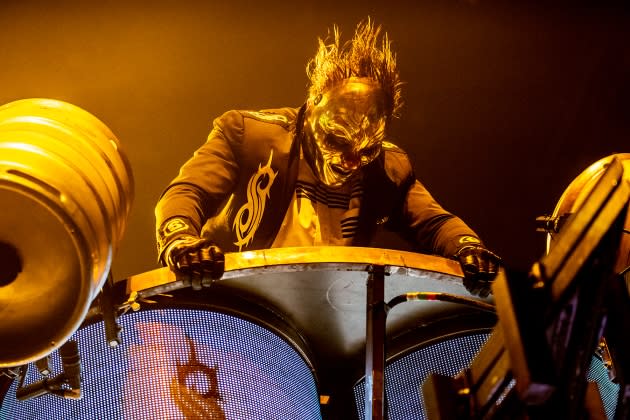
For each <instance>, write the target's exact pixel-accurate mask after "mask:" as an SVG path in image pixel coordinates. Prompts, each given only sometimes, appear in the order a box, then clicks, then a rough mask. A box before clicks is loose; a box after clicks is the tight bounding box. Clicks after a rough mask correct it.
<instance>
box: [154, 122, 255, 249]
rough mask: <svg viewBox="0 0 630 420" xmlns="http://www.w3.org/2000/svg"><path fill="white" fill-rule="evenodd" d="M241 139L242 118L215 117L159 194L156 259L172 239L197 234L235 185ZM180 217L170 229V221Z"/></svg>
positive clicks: (156, 222) (156, 223)
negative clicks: (203, 136) (201, 139)
mask: <svg viewBox="0 0 630 420" xmlns="http://www.w3.org/2000/svg"><path fill="white" fill-rule="evenodd" d="M242 138H243V117H242V115H241V114H240V113H239V112H236V111H229V112H226V113H225V114H223V115H222V116H221V117H219V118H217V119H216V120H214V123H213V128H212V130H211V131H210V134H209V135H208V139H207V141H206V142H205V143H204V144H203V145H202V146H201V147H200V148H199V149H197V150H196V151H195V152H194V154H193V156H192V157H191V158H190V159H189V160H188V161H187V162H186V163H185V164H184V165H183V166H182V167H181V168H180V170H179V175H178V176H177V177H176V178H175V179H174V180H173V181H172V182H171V183H170V184H169V185H168V187H167V188H166V190H165V191H164V192H163V193H162V195H161V197H160V199H159V201H158V203H157V205H156V207H155V226H156V238H157V244H158V252H159V259H160V261H161V258H162V253H163V251H164V249H165V248H166V247H167V246H168V244H169V243H171V242H172V241H173V240H175V239H177V238H178V237H180V236H182V235H186V234H192V235H199V233H200V231H201V228H202V226H203V224H204V223H205V221H206V219H207V218H209V217H211V216H212V215H213V214H214V213H215V212H216V211H217V208H218V207H219V206H220V205H221V203H222V202H223V201H224V200H225V199H226V198H227V197H228V196H229V194H230V193H231V191H232V189H233V188H234V185H235V184H236V181H237V178H238V174H239V166H238V162H237V161H238V159H237V158H236V154H235V150H239V149H240V143H241V141H242ZM173 219H179V220H181V221H182V222H178V223H177V224H176V225H177V226H182V223H183V224H184V225H187V228H185V229H179V230H176V231H173V229H168V228H166V226H168V225H169V223H168V222H169V220H173Z"/></svg>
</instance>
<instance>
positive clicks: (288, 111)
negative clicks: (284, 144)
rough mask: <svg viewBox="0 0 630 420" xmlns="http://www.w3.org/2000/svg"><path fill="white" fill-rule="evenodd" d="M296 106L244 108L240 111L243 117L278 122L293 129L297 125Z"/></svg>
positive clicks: (269, 122)
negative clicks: (254, 109) (260, 108)
mask: <svg viewBox="0 0 630 420" xmlns="http://www.w3.org/2000/svg"><path fill="white" fill-rule="evenodd" d="M297 111H298V110H297V109H296V108H277V109H263V110H259V111H251V110H242V111H239V112H240V114H241V115H242V116H243V118H251V119H253V120H255V121H258V122H261V123H266V124H276V125H279V126H281V127H283V128H285V129H287V130H289V129H291V127H292V126H293V125H295V118H296V116H297Z"/></svg>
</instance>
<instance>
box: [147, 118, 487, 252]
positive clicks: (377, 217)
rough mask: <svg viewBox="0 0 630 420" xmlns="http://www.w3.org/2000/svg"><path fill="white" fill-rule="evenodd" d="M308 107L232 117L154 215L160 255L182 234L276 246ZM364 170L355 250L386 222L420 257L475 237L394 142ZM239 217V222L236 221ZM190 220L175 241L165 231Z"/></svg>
mask: <svg viewBox="0 0 630 420" xmlns="http://www.w3.org/2000/svg"><path fill="white" fill-rule="evenodd" d="M303 109H304V108H300V109H297V108H281V109H276V110H267V111H229V112H226V113H225V114H223V115H222V116H221V117H219V118H217V119H216V120H215V121H214V124H213V129H212V131H211V132H210V134H209V136H208V140H207V141H206V143H205V144H204V145H203V146H201V147H200V148H199V149H198V150H197V151H196V152H195V153H194V155H193V157H192V158H191V159H189V160H188V161H187V162H186V163H185V164H184V165H183V166H182V168H181V169H180V173H179V175H178V176H177V177H176V178H175V179H174V180H173V181H172V182H171V184H170V185H169V186H168V187H167V189H166V190H165V191H164V193H163V194H162V196H161V198H160V200H159V202H158V204H157V206H156V209H155V215H156V227H157V239H158V248H159V251H160V255H161V252H162V251H163V250H164V248H165V247H166V245H168V243H170V242H171V241H172V240H174V239H176V237H177V236H179V235H180V234H194V235H202V236H204V237H208V238H211V239H212V240H213V241H214V242H215V243H217V245H219V246H220V247H221V248H222V249H223V251H225V252H234V251H245V250H253V249H265V248H269V247H271V244H272V243H273V241H274V238H275V236H276V234H277V232H278V230H279V228H280V225H281V223H282V221H283V219H284V216H285V213H286V210H287V208H288V205H289V203H290V202H291V198H292V195H293V192H294V188H295V183H296V180H297V172H298V162H299V155H300V153H299V152H300V141H301V135H300V134H301V133H300V129H299V128H301V127H302V115H303ZM361 170H362V171H363V182H364V195H363V199H362V202H361V207H360V213H359V214H360V216H359V227H358V229H357V233H356V235H355V237H354V241H353V245H355V246H367V245H369V243H370V240H371V239H372V236H373V235H374V233H375V230H376V228H377V225H378V224H379V223H384V224H385V226H386V227H387V228H389V229H392V230H395V231H398V232H400V233H401V234H402V235H403V236H404V237H405V238H406V239H408V240H410V241H412V242H413V243H414V244H416V245H417V247H418V251H420V252H424V253H435V254H439V255H442V256H446V257H452V256H453V254H454V253H455V252H456V251H457V249H458V248H459V247H460V246H461V244H460V243H459V238H461V237H463V236H474V237H477V235H476V234H475V233H474V232H473V231H472V230H471V229H470V228H469V227H468V226H466V224H465V223H464V222H463V221H462V220H461V219H459V218H458V217H456V216H454V215H453V214H451V213H449V212H447V211H445V210H444V209H443V208H442V207H441V206H440V205H439V204H438V203H437V202H436V201H435V200H434V199H433V197H432V196H431V195H430V194H429V192H428V191H427V190H426V189H425V188H424V186H423V185H422V184H421V183H420V182H419V181H418V180H416V179H415V176H414V173H413V170H412V166H411V163H410V161H409V159H408V157H407V154H406V153H405V152H404V151H403V150H401V149H400V148H398V147H397V146H395V145H393V144H391V143H387V142H386V143H384V145H383V152H382V153H381V154H380V155H379V157H378V158H377V159H376V160H375V161H373V162H372V163H370V164H369V165H367V166H365V167H363V168H362V169H361ZM237 216H238V219H236V223H235V218H236V217H237ZM173 217H183V218H185V219H187V220H188V221H189V226H190V229H189V230H188V231H183V232H181V231H180V232H178V234H176V235H169V234H166V233H165V232H164V231H163V229H161V228H162V227H163V226H164V224H165V223H166V222H167V221H168V220H169V219H171V218H173Z"/></svg>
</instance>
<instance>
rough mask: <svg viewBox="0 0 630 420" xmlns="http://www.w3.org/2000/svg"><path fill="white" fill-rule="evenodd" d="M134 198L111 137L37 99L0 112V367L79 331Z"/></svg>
mask: <svg viewBox="0 0 630 420" xmlns="http://www.w3.org/2000/svg"><path fill="white" fill-rule="evenodd" d="M133 194H134V191H133V175H132V171H131V167H130V165H129V162H128V160H127V158H126V157H125V155H124V154H123V152H122V151H121V149H120V143H119V141H118V139H117V138H116V137H115V136H114V134H113V133H112V132H111V131H110V130H109V128H108V127H107V126H106V125H105V124H103V123H102V122H101V121H100V120H99V119H98V118H96V117H95V116H93V115H92V114H90V113H89V112H87V111H85V110H83V109H81V108H79V107H77V106H75V105H72V104H69V103H67V102H63V101H58V100H53V99H39V98H36V99H23V100H18V101H15V102H11V103H8V104H6V105H3V106H1V107H0V208H1V210H0V212H1V213H0V266H1V267H3V268H0V342H2V343H3V345H0V367H8V366H18V365H21V364H24V363H28V362H31V361H35V360H37V359H39V358H41V357H43V356H46V355H48V354H49V353H51V352H52V351H53V350H55V349H56V348H58V347H59V346H60V345H61V344H63V343H64V342H65V341H67V339H68V338H69V337H70V335H72V333H74V331H76V330H77V329H78V328H79V326H80V325H81V322H82V321H83V319H84V318H85V315H86V313H87V310H88V309H89V306H90V304H91V302H92V300H93V299H94V297H95V296H96V294H97V293H98V292H99V291H100V289H101V287H102V285H103V283H104V282H105V280H106V278H107V275H108V273H109V270H110V266H111V262H112V258H113V256H114V254H115V251H116V249H117V247H118V244H119V242H120V240H121V239H122V236H123V234H124V231H125V227H126V221H127V217H128V215H129V211H130V208H131V203H132V200H133ZM9 343H10V344H9Z"/></svg>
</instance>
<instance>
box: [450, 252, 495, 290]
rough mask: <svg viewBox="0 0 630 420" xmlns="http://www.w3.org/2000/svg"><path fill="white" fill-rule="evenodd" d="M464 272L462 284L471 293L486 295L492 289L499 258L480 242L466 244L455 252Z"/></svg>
mask: <svg viewBox="0 0 630 420" xmlns="http://www.w3.org/2000/svg"><path fill="white" fill-rule="evenodd" d="M455 258H456V259H457V260H458V261H459V263H460V264H461V266H462V271H463V272H464V286H465V287H466V289H467V290H468V291H469V292H470V293H471V294H473V295H476V296H480V297H487V296H488V295H489V294H490V293H491V291H492V289H491V287H492V282H493V281H494V279H495V277H496V275H497V272H498V271H499V267H500V265H501V258H499V257H498V256H497V255H496V254H495V253H493V252H491V251H489V250H487V249H486V248H484V247H483V246H482V245H481V244H475V245H466V246H463V247H461V248H460V249H459V250H458V251H457V253H456V254H455Z"/></svg>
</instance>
